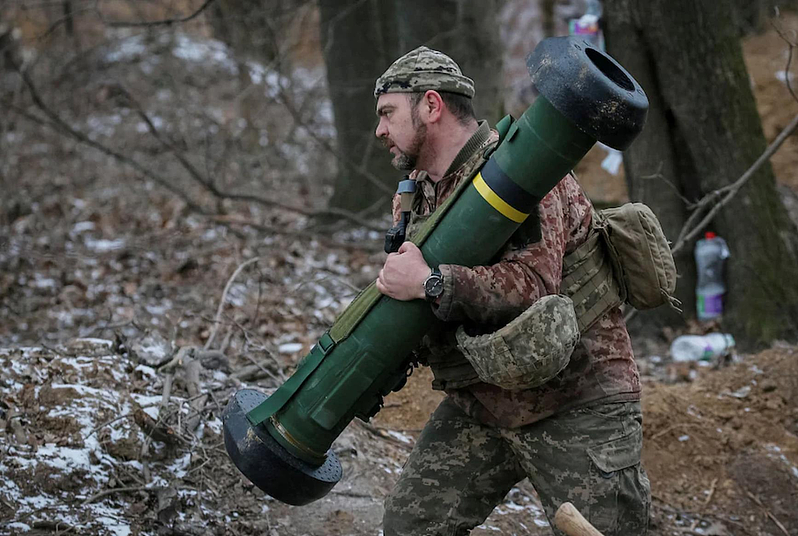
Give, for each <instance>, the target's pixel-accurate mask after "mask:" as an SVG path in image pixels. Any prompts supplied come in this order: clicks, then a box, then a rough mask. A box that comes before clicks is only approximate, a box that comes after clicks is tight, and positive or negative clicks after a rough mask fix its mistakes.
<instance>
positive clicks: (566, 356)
mask: <svg viewBox="0 0 798 536" xmlns="http://www.w3.org/2000/svg"><path fill="white" fill-rule="evenodd" d="M473 96H474V84H473V81H472V80H471V79H469V78H467V77H465V76H463V74H462V72H461V70H460V68H459V66H458V65H457V64H456V63H455V62H454V61H453V60H452V59H451V58H449V57H448V56H446V55H444V54H442V53H440V52H437V51H434V50H431V49H429V48H426V47H419V48H417V49H415V50H413V51H412V52H409V53H408V54H406V55H404V56H402V57H401V58H399V59H398V60H397V61H396V62H394V63H393V65H391V66H390V67H389V68H388V70H387V71H385V73H384V74H383V75H382V76H381V77H380V78H379V79H378V80H377V84H376V89H375V97H376V98H377V115H378V116H379V125H378V126H377V130H376V135H377V137H378V138H380V139H381V140H382V142H383V143H384V145H385V146H386V147H387V148H388V149H389V150H390V152H391V154H392V155H393V164H394V166H395V167H397V168H399V169H403V170H412V173H411V178H415V179H416V183H417V190H416V194H415V198H414V200H413V211H412V214H411V222H410V225H409V227H408V229H409V236H412V233H413V231H414V229H416V228H417V227H418V224H419V222H421V221H423V220H424V218H425V217H426V216H428V215H429V214H430V213H432V212H433V211H434V210H435V209H436V208H438V207H439V206H440V205H441V204H442V203H443V202H444V201H445V200H446V198H447V197H448V196H450V195H451V194H452V193H453V192H454V191H455V189H456V188H457V186H458V185H460V184H461V183H462V182H463V181H471V179H472V178H473V177H474V175H475V174H476V172H477V171H478V169H479V168H480V167H481V165H482V164H483V163H484V161H485V160H484V159H485V155H486V154H487V153H489V151H490V150H491V149H492V148H493V147H495V146H496V144H497V143H498V134H497V132H495V131H493V130H491V129H490V128H489V126H488V125H487V123H486V122H484V121H479V122H478V121H477V120H476V118H475V117H474V111H473V107H472V105H471V99H472V98H473ZM398 211H399V203H398V199H394V220H395V221H397V220H398V218H399V213H398ZM533 216H535V215H533ZM591 223H592V207H591V204H590V202H589V201H588V199H587V198H586V197H585V195H584V194H583V192H582V190H581V189H580V187H579V185H578V183H577V182H576V180H575V179H574V177H573V176H571V175H570V174H569V175H567V176H566V177H564V178H563V179H562V181H560V183H559V184H558V185H557V186H556V187H555V188H554V189H553V190H552V191H551V192H550V193H549V194H548V195H546V196H545V197H544V198H543V200H542V201H541V202H540V204H539V207H538V210H537V215H536V217H530V219H529V220H528V222H527V223H525V224H524V225H522V227H521V228H520V229H519V231H518V232H517V233H516V234H515V235H514V236H513V237H512V239H511V240H510V241H509V242H508V244H507V245H506V246H505V248H504V250H503V251H502V252H501V254H500V255H499V256H498V257H497V261H496V263H495V264H492V265H489V266H476V267H473V268H467V267H464V266H457V265H447V264H444V265H441V266H439V267H437V268H436V269H432V268H430V267H429V266H428V265H427V263H426V261H425V260H424V258H423V256H422V254H421V251H420V250H419V248H418V247H417V246H415V245H414V244H413V243H411V242H410V241H407V242H405V243H404V244H403V245H402V247H401V248H400V249H399V251H398V252H397V253H391V254H389V255H388V258H387V260H386V261H385V265H384V266H383V268H382V270H381V271H380V273H379V277H378V279H377V288H378V289H379V291H380V292H381V293H382V294H385V295H387V296H390V297H392V298H395V299H398V300H413V299H426V300H428V301H429V302H430V307H432V309H433V311H434V313H435V315H436V316H437V317H438V318H439V319H440V320H442V321H443V324H442V325H443V326H444V327H443V328H442V329H439V330H436V331H434V332H432V333H431V334H430V335H427V336H426V337H425V339H424V341H422V344H421V346H420V348H419V349H418V354H419V357H420V358H421V359H422V361H423V362H426V363H427V364H429V365H430V367H431V368H432V372H433V374H434V381H433V388H434V389H439V390H443V391H445V392H446V394H447V397H446V398H445V399H444V401H443V402H442V403H441V404H440V406H439V407H438V408H437V410H436V411H435V412H434V413H433V415H432V416H431V418H430V420H429V422H428V423H427V425H426V426H425V428H424V430H423V432H422V433H421V435H420V437H419V439H418V442H417V443H416V445H415V448H414V449H413V452H412V453H411V454H410V457H409V459H408V461H407V464H406V465H405V467H404V470H403V473H402V475H401V477H400V478H399V481H398V482H397V484H396V487H395V488H394V490H393V491H392V493H391V494H390V496H389V497H388V499H387V500H386V503H385V517H384V520H383V526H384V534H385V536H422V535H447V536H455V535H465V534H468V533H469V532H470V530H471V529H472V528H474V527H476V526H478V525H480V524H481V523H482V522H483V521H484V520H485V519H486V518H487V516H488V515H489V514H490V512H491V511H492V510H493V508H494V507H495V506H496V505H497V504H498V503H499V502H500V501H501V500H502V499H503V497H504V496H505V495H506V494H507V492H508V491H510V489H512V487H513V486H514V485H515V484H517V483H518V482H519V481H520V480H522V479H523V478H525V477H528V478H529V480H530V481H531V483H532V484H533V486H534V487H535V489H536V490H537V492H538V494H539V496H540V499H541V501H542V503H543V506H544V509H545V512H546V515H547V517H548V519H549V521H551V520H553V518H554V513H555V511H556V509H557V508H558V507H559V505H560V504H562V503H563V502H566V501H570V502H572V503H573V504H574V505H575V506H576V507H577V508H578V509H579V510H580V511H581V512H582V514H583V515H584V516H585V517H586V518H587V519H588V520H589V521H590V522H591V523H592V524H593V525H594V526H595V527H596V528H597V529H598V530H600V531H602V532H603V533H604V534H605V535H606V536H613V535H621V534H623V535H625V536H628V535H632V534H634V535H635V536H638V535H642V534H645V533H646V531H647V525H648V509H649V503H650V491H649V482H648V478H647V477H646V474H645V472H644V471H643V468H642V467H641V464H640V452H641V446H642V416H641V409H640V381H639V376H638V372H637V366H636V364H635V361H634V357H633V355H632V348H631V342H630V339H629V334H628V332H627V330H626V326H625V323H624V319H623V315H622V313H621V310H620V308H619V306H618V304H619V301H618V300H616V301H613V302H612V304H611V306H609V307H607V308H605V310H601V311H600V312H599V313H598V314H597V316H596V317H595V318H593V319H591V320H590V322H589V325H586V326H584V329H582V330H581V331H582V333H581V340H579V342H578V343H577V339H578V338H579V329H578V328H576V327H575V326H576V318H575V315H574V311H573V307H572V306H571V300H569V299H568V298H565V297H560V298H556V296H557V295H558V294H559V293H563V294H565V293H566V289H565V288H561V287H563V286H564V283H563V277H564V273H563V264H564V262H565V261H567V260H568V257H567V256H568V255H570V254H572V252H574V251H575V250H577V248H578V247H579V246H580V245H582V244H584V243H586V241H587V240H588V239H589V238H590V237H591V236H592V235H593V230H592V227H591ZM566 264H567V263H566ZM577 286H578V285H577ZM568 290H569V292H568V293H569V294H570V293H571V292H570V291H573V288H572V286H569V287H568ZM575 300H576V298H575ZM522 313H523V314H522ZM529 315H532V316H529ZM514 319H515V320H514ZM581 320H583V318H580V321H581ZM581 325H582V324H580V326H581ZM502 326H503V327H502ZM534 326H542V328H540V329H539V331H538V332H535V333H537V334H535V333H533V332H534V330H535V329H537V328H534ZM497 329H498V330H499V331H496V330H497ZM541 330H542V331H541ZM492 332H495V333H492ZM519 334H520V336H519ZM571 350H573V352H571ZM519 352H520V353H519ZM519 363H520V365H519ZM513 367H515V368H517V369H524V370H525V372H526V376H525V377H524V378H523V379H522V380H519V379H518V375H517V374H514V373H512V370H511V369H512V368H513ZM508 371H510V372H508ZM502 373H504V375H502ZM555 533H556V534H561V533H560V532H559V531H556V530H555Z"/></svg>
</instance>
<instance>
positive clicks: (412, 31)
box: [396, 0, 503, 124]
mask: <svg viewBox="0 0 798 536" xmlns="http://www.w3.org/2000/svg"><path fill="white" fill-rule="evenodd" d="M396 10H397V15H398V29H399V48H400V50H401V52H402V53H404V52H408V51H410V50H412V49H414V48H416V47H417V46H420V45H426V46H428V47H430V48H434V49H436V50H440V51H441V52H443V53H445V54H447V55H448V56H451V58H452V59H453V60H454V61H456V62H457V64H458V65H460V68H461V69H462V70H463V74H465V75H466V76H468V77H470V78H472V79H473V80H474V85H475V87H476V95H475V96H474V110H475V112H476V114H477V117H478V118H479V119H487V120H488V121H489V122H490V123H491V124H495V123H496V122H497V121H498V120H499V119H501V117H502V115H503V105H502V101H501V96H500V87H501V81H502V76H501V73H502V59H501V57H502V55H501V52H502V49H501V43H500V41H499V31H498V27H497V26H498V25H497V22H496V21H497V16H498V12H499V2H498V1H497V0H484V1H482V2H471V1H468V0H441V1H439V2H434V3H430V2H428V1H426V0H401V1H397V3H396Z"/></svg>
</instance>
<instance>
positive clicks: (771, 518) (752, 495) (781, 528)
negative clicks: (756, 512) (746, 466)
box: [745, 490, 790, 536]
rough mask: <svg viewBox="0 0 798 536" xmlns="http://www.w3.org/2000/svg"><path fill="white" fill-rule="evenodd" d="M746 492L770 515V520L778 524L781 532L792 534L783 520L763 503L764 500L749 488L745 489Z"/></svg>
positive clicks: (786, 534)
mask: <svg viewBox="0 0 798 536" xmlns="http://www.w3.org/2000/svg"><path fill="white" fill-rule="evenodd" d="M745 493H746V495H748V497H749V498H750V499H751V500H752V501H754V502H755V503H756V504H757V505H759V507H760V508H762V510H763V511H764V513H765V515H766V516H767V517H769V518H770V520H771V521H773V523H775V524H776V526H777V527H778V528H779V530H781V532H783V533H784V536H790V532H789V531H788V530H787V529H786V528H785V527H784V525H782V523H781V521H779V520H778V519H776V516H774V515H773V513H772V512H771V511H770V510H768V509H767V507H766V506H765V505H764V504H762V501H761V500H760V499H759V497H757V496H756V495H754V494H753V493H751V492H750V491H748V490H745Z"/></svg>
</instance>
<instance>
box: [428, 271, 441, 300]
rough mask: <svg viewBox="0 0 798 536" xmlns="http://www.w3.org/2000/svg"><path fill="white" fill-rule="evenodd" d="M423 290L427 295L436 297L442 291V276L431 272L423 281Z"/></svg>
mask: <svg viewBox="0 0 798 536" xmlns="http://www.w3.org/2000/svg"><path fill="white" fill-rule="evenodd" d="M424 292H425V293H426V294H427V296H431V297H433V298H437V297H438V296H440V295H441V294H442V293H443V278H442V277H441V276H439V275H436V274H433V275H431V276H429V277H428V278H427V280H426V281H425V282H424Z"/></svg>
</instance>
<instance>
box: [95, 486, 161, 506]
mask: <svg viewBox="0 0 798 536" xmlns="http://www.w3.org/2000/svg"><path fill="white" fill-rule="evenodd" d="M161 489H163V488H161V487H147V486H135V487H131V488H109V489H106V490H103V491H101V492H99V493H95V494H94V495H92V496H91V497H89V498H88V499H86V500H85V501H83V505H84V506H85V505H87V504H91V503H93V502H94V501H96V500H98V499H102V498H103V497H107V496H108V495H113V494H114V493H129V492H138V491H147V492H149V493H157V492H158V491H160V490H161Z"/></svg>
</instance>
